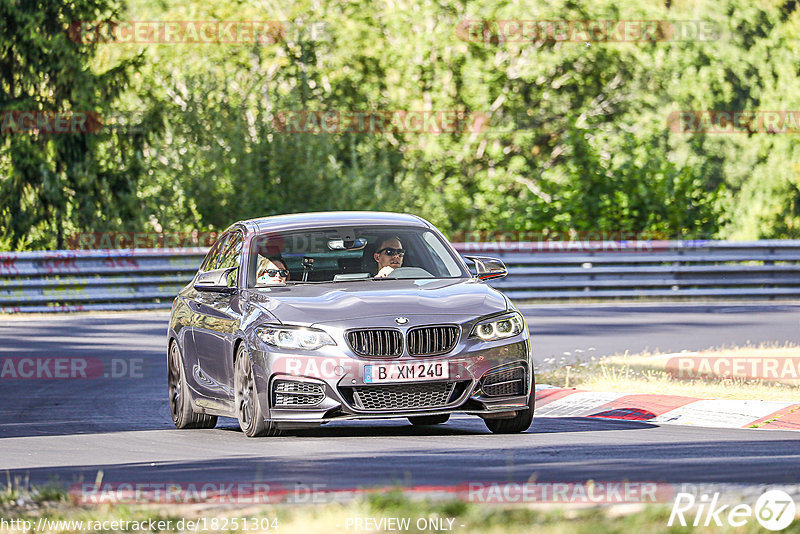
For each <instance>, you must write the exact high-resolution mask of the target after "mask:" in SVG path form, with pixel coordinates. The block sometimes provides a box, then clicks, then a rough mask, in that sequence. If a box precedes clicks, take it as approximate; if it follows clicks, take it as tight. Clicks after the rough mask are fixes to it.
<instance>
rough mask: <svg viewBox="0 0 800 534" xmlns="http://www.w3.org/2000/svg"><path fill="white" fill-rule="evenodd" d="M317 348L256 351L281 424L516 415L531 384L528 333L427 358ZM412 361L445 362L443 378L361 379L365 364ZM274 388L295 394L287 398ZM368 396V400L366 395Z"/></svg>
mask: <svg viewBox="0 0 800 534" xmlns="http://www.w3.org/2000/svg"><path fill="white" fill-rule="evenodd" d="M332 349H333V348H332ZM314 352H315V353H313V354H309V353H308V352H305V353H301V352H299V351H295V352H279V351H275V352H272V351H270V352H267V351H254V352H253V356H254V371H255V377H256V388H257V390H258V395H259V400H260V402H261V406H262V408H263V412H264V414H265V415H266V417H267V418H268V419H270V420H271V421H273V422H276V423H278V425H279V426H280V427H282V428H302V427H310V426H316V425H320V424H324V423H327V422H330V421H338V420H359V419H363V420H371V419H386V418H400V417H413V416H421V415H438V414H452V413H464V414H472V415H477V416H481V417H484V418H487V419H488V418H503V417H513V416H514V415H515V414H516V412H518V411H520V410H527V409H528V403H529V396H530V394H531V389H532V387H533V382H534V379H533V376H534V370H533V365H532V361H531V357H530V339H529V338H528V337H527V336H525V335H520V336H516V337H515V338H512V339H511V340H504V341H496V342H471V343H464V344H462V345H461V346H460V347H457V350H456V351H453V352H452V353H449V354H446V355H442V356H432V357H408V356H405V357H400V358H391V359H378V358H358V357H354V356H352V355H349V354H342V353H341V351H337V350H330V351H328V353H327V354H317V353H316V352H318V351H314ZM412 362H414V363H426V364H428V363H434V362H435V363H443V364H446V365H447V366H448V368H449V373H448V378H447V379H446V380H435V381H411V382H397V383H391V384H387V383H380V384H368V383H365V382H364V366H365V365H375V364H397V363H412ZM504 378H509V379H510V380H502V379H504ZM487 386H488V387H487ZM279 390H284V391H286V390H292V391H293V392H294V393H291V394H290V395H285V394H284V393H281V392H280V391H279ZM359 395H360V396H359ZM367 397H368V398H369V400H365V399H366V398H367ZM287 398H288V399H289V401H288V404H287ZM291 399H294V402H292V400H291ZM299 402H302V403H303V404H298V403H299Z"/></svg>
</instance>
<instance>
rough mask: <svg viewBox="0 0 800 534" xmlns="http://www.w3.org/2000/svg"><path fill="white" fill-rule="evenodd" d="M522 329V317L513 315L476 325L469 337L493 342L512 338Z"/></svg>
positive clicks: (516, 314) (523, 325)
mask: <svg viewBox="0 0 800 534" xmlns="http://www.w3.org/2000/svg"><path fill="white" fill-rule="evenodd" d="M524 329H525V324H524V323H523V321H522V316H521V315H520V314H518V313H514V314H513V315H508V316H506V317H501V318H500V319H491V320H489V321H483V322H481V323H478V324H476V325H475V328H473V329H472V334H470V337H479V338H480V339H482V340H484V341H494V340H496V339H505V338H508V337H514V336H516V335H517V334H519V333H520V332H522V331H523V330H524Z"/></svg>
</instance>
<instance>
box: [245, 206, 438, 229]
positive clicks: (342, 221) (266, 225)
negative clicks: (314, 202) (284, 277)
mask: <svg viewBox="0 0 800 534" xmlns="http://www.w3.org/2000/svg"><path fill="white" fill-rule="evenodd" d="M384 224H385V225H394V224H397V225H402V226H417V227H422V228H431V225H430V223H428V221H426V220H425V219H423V218H421V217H417V216H416V215H411V214H410V213H391V212H383V211H320V212H313V213H291V214H288V215H275V216H272V217H260V218H258V219H248V220H244V221H239V222H237V223H235V224H233V225H232V226H231V227H232V228H233V227H243V228H244V229H245V230H246V231H247V232H248V233H253V232H255V233H260V232H265V231H290V230H302V229H306V228H309V227H325V226H372V225H384Z"/></svg>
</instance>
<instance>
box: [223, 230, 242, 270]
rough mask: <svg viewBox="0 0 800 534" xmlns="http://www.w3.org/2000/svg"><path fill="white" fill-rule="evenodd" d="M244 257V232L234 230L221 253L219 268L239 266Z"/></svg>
mask: <svg viewBox="0 0 800 534" xmlns="http://www.w3.org/2000/svg"><path fill="white" fill-rule="evenodd" d="M241 257H242V234H241V233H239V232H233V233H232V234H231V235H230V237H229V238H228V240H227V241H226V242H225V248H224V250H223V252H222V254H221V255H220V258H219V263H218V264H217V269H227V268H229V267H238V266H239V262H240V260H241Z"/></svg>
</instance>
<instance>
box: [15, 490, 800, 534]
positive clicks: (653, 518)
mask: <svg viewBox="0 0 800 534" xmlns="http://www.w3.org/2000/svg"><path fill="white" fill-rule="evenodd" d="M54 496H55V497H56V498H55V500H53V501H39V502H37V503H36V504H35V505H33V504H32V502H27V503H25V504H20V502H21V501H20V499H21V498H22V497H24V496H22V495H18V496H17V497H18V498H17V499H14V500H12V501H9V500H6V501H4V502H3V504H2V505H0V517H2V518H3V519H4V520H5V523H2V522H0V532H22V531H24V530H23V529H24V528H31V529H32V527H33V526H34V525H35V526H36V527H37V528H36V530H41V528H42V527H43V528H44V529H46V530H47V531H48V532H52V533H56V534H61V533H72V532H153V531H159V532H185V531H193V532H202V531H209V532H281V533H284V534H295V533H296V534H305V533H313V534H328V533H330V534H334V533H335V534H341V533H350V532H352V533H364V532H381V531H382V532H391V531H402V532H409V533H421V532H453V533H464V534H467V533H469V534H473V533H474V534H483V533H486V534H518V533H519V534H522V533H526V534H527V533H530V532H537V533H542V534H566V533H578V534H583V533H586V534H589V533H591V534H605V533H608V534H611V533H630V532H637V533H650V532H652V533H656V532H676V533H677V532H693V533H698V532H699V533H706V532H709V533H710V532H758V531H759V529H758V528H755V527H757V524H755V525H748V526H747V527H746V528H740V529H733V528H724V527H723V528H722V529H720V527H717V526H713V527H705V528H704V527H679V526H677V527H667V522H668V519H669V515H670V509H671V508H670V506H669V505H664V504H650V505H616V506H591V507H585V506H584V507H578V506H572V507H570V506H568V505H565V506H561V507H558V506H555V505H541V504H524V505H523V504H517V505H508V504H503V505H499V504H477V503H469V502H464V501H460V500H425V499H410V498H408V497H407V496H406V495H404V494H403V493H402V491H400V490H396V491H390V492H386V493H382V494H373V495H367V496H364V497H361V498H358V499H356V500H354V501H351V502H347V503H324V504H317V505H272V506H264V505H260V506H249V507H242V506H233V505H213V504H184V505H174V506H170V507H165V506H160V507H159V506H158V505H121V506H111V505H100V506H92V507H83V506H76V505H74V504H71V503H70V502H69V500H68V499H67V498H66V493H63V492H62V495H60V496H59V495H54ZM24 500H25V499H24V498H22V501H24ZM388 519H394V520H395V521H400V523H399V524H400V525H404V526H403V527H402V528H397V527H395V528H387V526H386V523H384V527H383V528H381V527H380V526H378V525H381V521H382V520H383V521H385V520H388ZM234 520H238V521H239V523H238V526H234V523H233V521H234ZM245 520H246V521H247V525H248V526H247V527H246V528H243V525H244V523H243V522H244V521H245ZM403 520H405V521H406V522H405V524H403ZM25 521H27V522H29V523H28V524H24V523H22V522H25ZM44 521H46V522H44ZM113 521H117V522H127V523H125V524H119V525H117V526H116V527H115V526H114V525H112V524H111V522H113ZM151 521H152V522H163V523H162V524H161V525H159V526H157V527H155V528H153V527H152V523H151ZM181 521H183V525H184V527H185V526H186V525H187V521H194V522H196V523H195V524H196V525H198V524H204V525H205V528H199V527H197V526H195V528H180V527H179V526H180V525H181ZM13 522H16V523H13ZM167 522H168V523H167ZM201 522H202V523H201ZM12 524H16V525H17V526H18V527H21V528H18V529H14V528H8V525H12ZM103 524H106V525H108V527H109V528H104V527H103V526H102V525H103ZM3 525H5V526H3ZM395 525H397V523H395ZM784 532H799V533H800V523H797V522H795V523H794V524H793V525H792V526H790V527H789V528H788V529H787V530H785V531H784Z"/></svg>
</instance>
